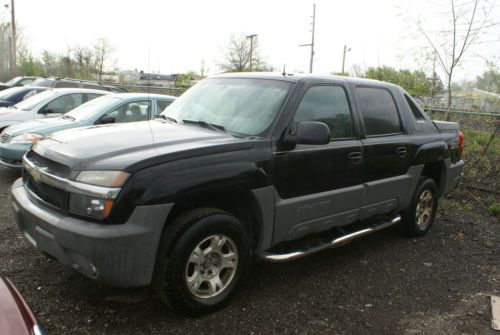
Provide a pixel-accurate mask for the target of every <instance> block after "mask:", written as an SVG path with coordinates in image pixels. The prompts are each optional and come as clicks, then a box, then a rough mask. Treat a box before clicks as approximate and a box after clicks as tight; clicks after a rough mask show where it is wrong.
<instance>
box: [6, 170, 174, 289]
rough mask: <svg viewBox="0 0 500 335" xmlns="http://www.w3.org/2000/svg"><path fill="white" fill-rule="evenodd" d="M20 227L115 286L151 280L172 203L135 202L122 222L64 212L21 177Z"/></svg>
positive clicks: (42, 247) (40, 246)
mask: <svg viewBox="0 0 500 335" xmlns="http://www.w3.org/2000/svg"><path fill="white" fill-rule="evenodd" d="M12 206H13V209H14V217H15V219H16V222H17V225H18V226H19V229H20V230H21V232H22V233H23V234H24V236H25V237H26V238H27V239H28V241H29V242H30V243H31V244H32V245H33V246H34V247H35V248H36V249H37V250H38V251H40V252H43V253H46V254H49V255H51V256H53V257H55V258H57V259H58V260H59V262H61V263H62V264H64V265H66V266H68V267H70V268H73V269H75V270H77V271H79V272H81V273H82V274H84V275H85V276H87V277H90V278H92V279H96V280H99V281H102V282H106V283H109V284H112V285H116V286H122V287H133V286H144V285H148V284H150V282H151V279H152V276H153V271H154V265H155V261H156V253H157V250H158V246H159V243H160V237H161V233H162V230H163V226H164V223H165V221H166V218H167V216H168V214H169V212H170V209H171V208H172V207H173V204H163V205H153V206H139V207H136V209H135V210H134V212H133V213H132V215H131V216H130V218H129V220H128V221H127V222H125V223H124V224H121V225H104V224H98V223H93V222H89V221H85V220H81V219H77V218H73V217H68V216H64V215H62V214H60V213H58V212H55V211H53V210H51V209H49V208H46V207H44V206H42V205H40V204H38V203H36V202H34V201H32V200H31V198H30V197H29V195H28V193H27V192H26V190H25V188H24V185H23V182H22V179H18V180H16V182H14V184H13V186H12Z"/></svg>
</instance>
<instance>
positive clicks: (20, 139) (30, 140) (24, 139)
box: [10, 133, 43, 144]
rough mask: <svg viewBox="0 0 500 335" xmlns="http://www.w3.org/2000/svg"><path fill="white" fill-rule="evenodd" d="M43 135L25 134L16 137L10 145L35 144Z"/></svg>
mask: <svg viewBox="0 0 500 335" xmlns="http://www.w3.org/2000/svg"><path fill="white" fill-rule="evenodd" d="M42 137H43V135H40V134H35V133H24V134H22V135H17V136H14V137H13V138H12V139H11V140H10V143H12V144H35V143H36V141H38V140H39V139H40V138H42Z"/></svg>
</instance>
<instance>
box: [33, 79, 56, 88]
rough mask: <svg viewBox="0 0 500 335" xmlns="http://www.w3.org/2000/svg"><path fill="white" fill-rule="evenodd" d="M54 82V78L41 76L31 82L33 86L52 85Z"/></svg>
mask: <svg viewBox="0 0 500 335" xmlns="http://www.w3.org/2000/svg"><path fill="white" fill-rule="evenodd" d="M53 84H54V81H53V80H49V79H44V78H39V79H37V80H35V81H34V82H32V83H31V86H40V87H52V86H53Z"/></svg>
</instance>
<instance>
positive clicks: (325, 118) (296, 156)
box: [273, 84, 362, 243]
mask: <svg viewBox="0 0 500 335" xmlns="http://www.w3.org/2000/svg"><path fill="white" fill-rule="evenodd" d="M301 121H319V122H323V123H325V124H327V125H328V126H329V128H330V133H331V141H330V143H328V144H325V145H305V144H298V145H296V146H295V147H294V148H290V149H277V150H276V151H275V152H274V153H273V184H274V186H275V188H276V190H277V193H278V197H279V199H278V201H277V203H276V221H275V226H274V227H275V231H274V243H277V242H279V241H284V240H294V239H297V238H300V237H302V236H305V235H308V234H311V233H315V232H320V231H324V230H327V229H329V228H332V227H335V226H340V225H344V224H347V223H350V222H353V221H355V220H356V218H357V216H358V211H359V207H360V205H361V198H362V185H361V181H362V177H361V174H362V159H361V141H360V140H359V139H358V137H357V134H356V132H355V128H354V122H353V119H352V114H351V108H350V104H349V100H348V96H347V92H346V90H345V88H344V87H343V86H341V85H323V84H322V85H316V86H312V87H310V88H309V89H308V90H307V91H306V92H305V94H304V96H303V98H302V100H301V102H300V103H299V105H298V107H297V109H296V111H295V113H294V116H293V119H292V121H291V124H290V125H289V130H290V131H292V132H293V131H294V129H296V127H297V125H298V123H299V122H301Z"/></svg>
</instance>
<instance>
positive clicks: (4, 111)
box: [0, 107, 19, 116]
mask: <svg viewBox="0 0 500 335" xmlns="http://www.w3.org/2000/svg"><path fill="white" fill-rule="evenodd" d="M16 111H19V109H12V108H8V107H1V108H0V116H3V115H7V114H10V113H14V112H16Z"/></svg>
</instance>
